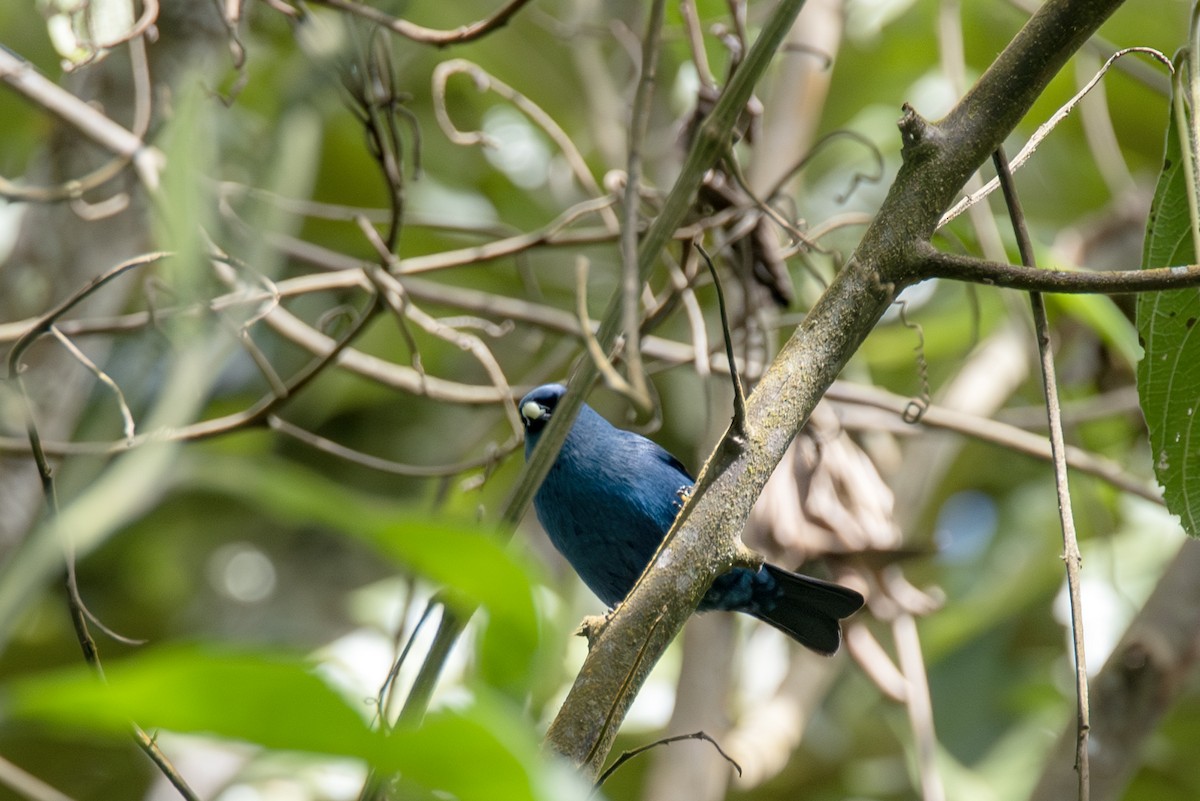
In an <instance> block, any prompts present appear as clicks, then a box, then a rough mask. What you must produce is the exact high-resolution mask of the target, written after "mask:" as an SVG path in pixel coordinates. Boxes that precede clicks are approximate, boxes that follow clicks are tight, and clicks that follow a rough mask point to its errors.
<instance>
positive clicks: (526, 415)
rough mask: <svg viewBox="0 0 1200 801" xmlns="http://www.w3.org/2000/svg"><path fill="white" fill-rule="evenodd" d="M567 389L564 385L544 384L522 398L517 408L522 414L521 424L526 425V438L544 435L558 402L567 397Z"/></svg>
mask: <svg viewBox="0 0 1200 801" xmlns="http://www.w3.org/2000/svg"><path fill="white" fill-rule="evenodd" d="M566 392H567V388H566V387H564V386H563V385H562V384H543V385H542V386H540V387H538V388H537V389H535V390H533V391H531V392H530V393H529V394H528V395H526V396H525V397H523V398H521V403H520V404H519V405H518V406H517V408H518V409H519V410H520V412H521V422H522V423H524V424H525V436H526V437H536V436H537V435H538V434H540V433H542V429H543V428H545V427H546V423H548V422H550V416H551V415H553V414H554V408H555V407H556V406H558V401H559V399H560V398H562V396H563V395H565V394H566Z"/></svg>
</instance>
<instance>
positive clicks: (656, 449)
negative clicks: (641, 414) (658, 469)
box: [630, 432, 696, 484]
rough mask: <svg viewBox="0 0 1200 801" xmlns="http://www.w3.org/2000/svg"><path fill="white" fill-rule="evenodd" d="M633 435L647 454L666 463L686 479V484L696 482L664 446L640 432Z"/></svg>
mask: <svg viewBox="0 0 1200 801" xmlns="http://www.w3.org/2000/svg"><path fill="white" fill-rule="evenodd" d="M630 433H631V434H632V433H633V432H630ZM633 436H635V437H637V438H638V440H640V442H638V445H639V446H640V447H641V448H643V449H644V450H645V451H646V453H647V454H648V455H650V456H652V457H653V458H655V459H657V460H658V461H660V462H662V463H663V464H665V465H667V466H668V467H670V468H671V469H673V470H675V471H676V472H677V473H679V477H680V478H681V479H682V480H684V481H686V482H687V483H688V484H695V483H696V479H694V478H692V474H691V473H689V472H688V469H687V468H686V467H684V466H683V462H681V461H679V460H678V459H676V458H675V457H674V456H672V455H671V453H670V452H669V451H667V449H666V448H664V447H662V446H661V445H659V444H658V443H657V442H655V441H653V440H650V439H646V438H645V437H643V436H642V435H640V434H633Z"/></svg>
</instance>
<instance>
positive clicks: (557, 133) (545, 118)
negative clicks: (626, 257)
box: [433, 58, 620, 233]
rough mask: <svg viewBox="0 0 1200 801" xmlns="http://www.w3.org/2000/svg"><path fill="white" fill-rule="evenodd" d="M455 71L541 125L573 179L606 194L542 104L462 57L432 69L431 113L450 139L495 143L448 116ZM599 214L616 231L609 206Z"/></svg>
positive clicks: (598, 195)
mask: <svg viewBox="0 0 1200 801" xmlns="http://www.w3.org/2000/svg"><path fill="white" fill-rule="evenodd" d="M458 73H462V74H465V75H468V76H470V78H471V79H472V80H473V81H474V83H475V88H476V89H478V90H479V91H481V92H482V91H486V90H491V91H493V92H495V93H496V94H498V95H500V96H501V97H503V98H504V99H505V100H508V101H509V102H510V103H512V104H513V105H514V106H516V107H517V109H518V110H520V111H521V113H522V114H524V115H525V116H526V117H528V118H529V119H530V121H532V122H533V124H534V125H536V126H538V127H539V128H541V129H542V130H543V131H544V132H545V134H546V135H547V136H548V137H550V139H551V140H553V142H554V144H555V145H557V146H558V149H559V150H560V151H561V152H562V154H563V157H564V158H565V159H566V160H567V164H568V165H569V166H570V168H571V172H572V173H573V174H574V175H575V179H576V180H577V181H579V184H580V186H582V187H583V188H584V190H586V191H587V193H588V194H589V195H591V196H592V197H594V198H601V197H604V196H605V193H604V191H603V190H602V189H601V188H600V185H599V184H597V183H596V179H595V178H594V177H592V173H591V170H590V169H589V168H588V164H587V160H586V159H585V158H584V157H583V154H582V153H580V152H579V147H578V146H577V145H576V144H575V141H574V140H573V139H571V137H570V136H568V135H567V132H566V131H564V130H563V129H562V127H561V126H560V125H559V124H558V122H557V121H555V119H554V118H553V117H551V116H550V115H549V114H547V113H546V112H545V111H544V110H543V109H542V107H541V106H539V105H538V104H537V103H534V102H533V101H532V100H531V99H529V97H528V96H526V95H524V94H522V93H521V92H518V91H517V90H516V89H514V88H513V87H511V86H509V85H508V84H506V83H505V82H504V81H502V80H500V79H499V78H497V77H495V76H494V75H492V74H491V73H489V72H488V71H487V70H485V69H483V67H480V66H479V65H478V64H475V63H474V62H471V61H467V60H466V59H462V58H455V59H450V60H449V61H443V62H442V63H440V64H438V65H437V67H436V68H435V69H434V71H433V101H434V102H433V110H434V115H435V116H436V117H437V121H438V125H439V126H441V128H442V131H443V132H445V134H446V137H447V138H449V139H450V141H451V142H454V143H455V144H457V145H464V146H475V145H479V146H484V147H494V146H495V145H496V142H495V141H494V140H493V139H492V138H491V137H489V136H488V135H487V134H485V133H483V132H482V131H462V130H460V129H459V128H458V127H457V126H456V125H455V124H454V121H453V120H451V119H450V112H449V110H448V109H447V108H446V83H447V81H449V80H450V77H451V76H452V75H456V74H458ZM600 215H601V217H602V218H603V219H604V224H605V225H606V226H608V229H609V230H610V231H612V232H614V233H615V232H616V231H618V230H619V229H620V221H619V220H618V219H617V216H616V214H614V213H613V212H612V210H611V209H609V208H607V207H604V208H601V209H600Z"/></svg>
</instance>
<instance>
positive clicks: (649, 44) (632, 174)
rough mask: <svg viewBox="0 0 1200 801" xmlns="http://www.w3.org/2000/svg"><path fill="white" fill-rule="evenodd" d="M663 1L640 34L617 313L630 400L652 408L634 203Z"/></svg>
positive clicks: (637, 196)
mask: <svg viewBox="0 0 1200 801" xmlns="http://www.w3.org/2000/svg"><path fill="white" fill-rule="evenodd" d="M665 5H666V3H665V0H653V2H652V3H651V4H650V18H649V20H648V21H647V23H646V34H645V36H643V37H642V58H641V71H640V73H641V74H640V75H639V76H638V82H637V89H636V90H635V91H634V96H633V109H632V115H631V117H630V121H629V153H628V155H627V157H626V160H625V193H624V197H623V198H622V206H621V304H622V306H621V317H622V325H623V328H624V331H625V351H624V352H625V364H626V368H627V369H626V373H627V374H628V375H629V379H628V381H629V385H630V389H631V393H630V396H629V397H630V400H632V401H633V403H634V405H636V406H637V407H638V409H639V410H641V411H642V412H645V411H647V410H649V408H650V393H649V391H648V390H647V388H646V373H645V370H644V369H643V367H642V352H641V350H642V348H641V314H640V313H639V312H640V309H639V306H638V294H639V291H640V289H641V287H642V279H641V275H640V272H639V270H638V233H639V229H640V226H639V224H638V221H639V215H638V204H639V202H640V200H641V193H640V184H641V181H642V145H643V144H644V142H645V139H646V131H647V130H648V128H649V126H650V112H651V106H650V102H651V99H652V98H653V96H654V81H655V79H656V77H657V73H658V53H659V49H660V46H661V38H662V24H663V8H664V6H665Z"/></svg>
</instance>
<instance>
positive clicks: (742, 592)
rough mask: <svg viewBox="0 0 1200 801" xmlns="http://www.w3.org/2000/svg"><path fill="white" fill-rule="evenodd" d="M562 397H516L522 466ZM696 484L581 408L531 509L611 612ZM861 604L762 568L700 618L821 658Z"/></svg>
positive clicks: (559, 388)
mask: <svg viewBox="0 0 1200 801" xmlns="http://www.w3.org/2000/svg"><path fill="white" fill-rule="evenodd" d="M566 391H567V388H566V387H565V386H563V385H562V384H545V385H542V386H540V387H537V388H536V389H534V390H532V391H530V392H529V393H528V394H527V395H525V397H524V398H522V399H521V401H520V403H519V406H518V411H519V412H520V416H521V420H522V424H523V426H524V428H525V459H526V461H528V460H529V457H530V455H531V454H532V453H533V450H534V448H535V447H537V444H538V441H539V440H540V439H541V434H542V432H543V430H544V429H545V427H546V424H547V423H548V422H549V421H550V419H551V418H552V417H553V416H554V413H555V409H556V408H557V407H558V402H559V401H560V400H561V399H562V397H563V395H564V394H565V393H566ZM694 483H695V481H694V479H693V478H692V476H691V474H690V473H688V471H687V468H686V467H684V465H683V463H682V462H680V461H679V460H678V459H676V458H675V457H674V456H672V455H671V454H670V453H668V452H667V451H666V450H665V449H664V448H662V447H661V446H659V445H658V444H657V443H655V442H653V441H651V440H649V439H647V438H646V437H643V436H642V435H640V434H637V433H635V432H632V431H626V430H624V429H621V428H617V427H616V426H614V425H612V424H611V423H609V422H608V421H607V420H605V419H604V418H603V417H602V416H601V415H600V414H599V413H598V412H596V411H595V410H594V409H592V408H591V407H590V406H588V405H587V404H586V403H585V404H584V405H583V406H582V408H581V409H580V411H579V416H578V417H577V418H576V419H575V422H574V423H573V424H572V426H571V430H570V432H569V433H568V434H567V438H566V441H565V442H564V443H563V445H562V449H561V450H560V451H559V453H558V456H557V457H556V458H555V460H554V464H553V465H552V466H551V468H550V472H549V473H547V475H546V478H545V479H544V480H543V481H542V484H541V486H540V487H539V488H538V490H537V493H536V494H535V495H534V499H533V505H534V509H535V510H536V512H537V518H538V521H539V522H540V523H541V524H542V528H543V529H545V531H546V534H547V535H548V537H549V538H550V542H551V543H552V544H553V545H554V547H555V548H556V549H557V550H558V552H559V553H561V554H562V555H563V556H564V557H565V558H566V560H567V562H569V563H570V564H571V567H572V568H573V569H574V570H575V572H576V573H577V574H578V575H579V577H580V578H581V579H582V580H583V582H584V584H586V585H587V586H588V588H589V589H591V591H592V592H593V593H595V594H596V596H597V597H598V598H599V599H600V600H601V601H603V602H604V604H605V605H606V606H608V607H609V608H610V609H611V608H613V607H615V606H616V605H617V604H619V603H620V602H621V601H622V600H624V598H625V596H626V595H627V594H628V593H629V591H630V590H631V589H633V585H634V584H635V583H636V582H637V580H638V578H639V577H640V576H641V574H642V571H643V570H644V569H645V567H646V565H647V564H649V562H650V560H651V558H653V556H654V554H655V552H656V551H657V550H658V546H659V545H660V544H661V543H662V541H663V538H664V537H665V536H666V534H667V532H668V531H669V530H670V528H671V524H672V523H673V522H674V521H675V516H676V515H677V514H678V513H679V510H680V509H681V508H682V507H683V502H684V500H685V499H686V497H687V496H688V494H689V493H690V492H691V490H692V486H693V484H694ZM862 605H863V597H862V595H860V594H859V593H857V592H855V591H854V590H852V589H850V588H848V587H843V586H841V585H839V584H834V583H832V582H828V581H822V580H820V579H816V578H812V577H810V576H804V575H800V574H799V573H793V572H792V571H790V570H785V569H783V568H781V567H778V566H776V565H773V564H769V563H766V562H764V563H763V565H762V567H760V568H759V569H758V570H753V569H750V568H747V567H735V568H732V569H731V570H729V571H728V572H726V573H723V574H722V575H720V576H718V577H717V578H716V579H715V580H714V581H713V584H712V586H711V587H710V589H709V590H708V592H707V593H706V594H705V595H704V597H703V598H702V599H701V601H700V604H699V606H698V611H701V612H703V611H709V610H725V611H733V612H744V613H746V614H749V615H752V616H753V617H756V618H758V619H759V620H762V621H764V622H766V623H769V624H770V625H772V626H774V627H775V628H777V629H779V630H781V631H783V632H784V633H786V634H788V635H789V636H791V637H792V638H793V639H795V640H796V641H797V642H799V643H800V644H801V645H804V646H805V647H807V648H809V649H811V650H813V651H816V652H817V653H819V654H823V655H826V656H829V655H832V654H834V653H836V652H837V650H838V647H839V646H840V645H841V640H842V630H841V623H840V621H841V620H842V619H843V618H846V617H849V616H850V615H852V614H854V613H855V612H857V611H858V610H859V609H860V608H861V607H862Z"/></svg>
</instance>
